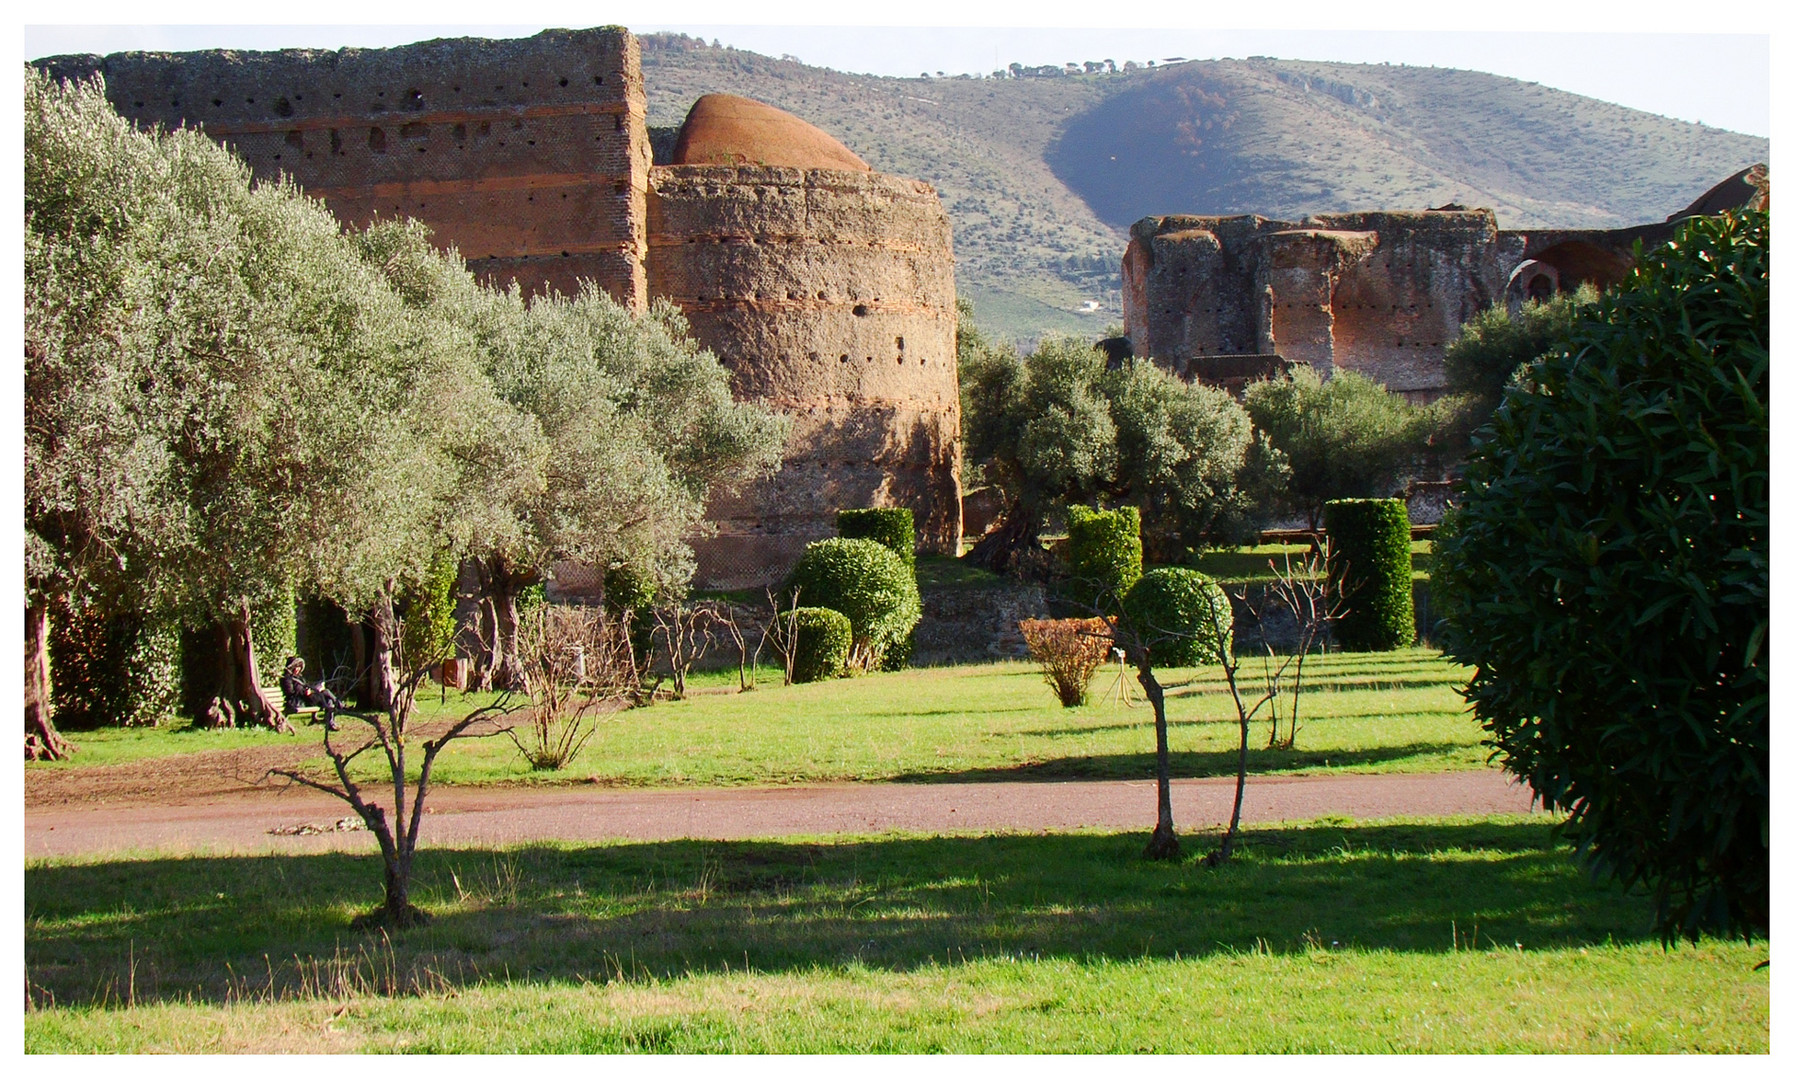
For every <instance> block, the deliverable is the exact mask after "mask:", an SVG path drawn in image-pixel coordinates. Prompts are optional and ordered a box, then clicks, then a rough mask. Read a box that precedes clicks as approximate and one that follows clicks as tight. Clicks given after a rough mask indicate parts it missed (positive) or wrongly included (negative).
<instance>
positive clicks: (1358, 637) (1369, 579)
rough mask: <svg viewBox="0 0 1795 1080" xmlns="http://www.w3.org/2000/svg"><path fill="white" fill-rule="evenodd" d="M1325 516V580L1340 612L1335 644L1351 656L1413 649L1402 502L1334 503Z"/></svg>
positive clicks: (1409, 573) (1406, 519) (1409, 566)
mask: <svg viewBox="0 0 1795 1080" xmlns="http://www.w3.org/2000/svg"><path fill="white" fill-rule="evenodd" d="M1325 513H1326V520H1327V533H1328V542H1329V547H1330V552H1331V554H1330V562H1329V565H1328V580H1329V583H1330V584H1331V585H1332V586H1333V587H1334V588H1335V589H1337V590H1338V593H1337V595H1339V596H1340V597H1341V598H1342V601H1343V606H1344V611H1343V612H1342V614H1341V616H1340V618H1339V620H1338V621H1337V622H1335V624H1334V641H1335V642H1336V643H1337V644H1338V645H1339V646H1340V647H1341V648H1342V649H1346V650H1348V651H1353V652H1381V651H1385V650H1389V649H1401V648H1406V647H1407V646H1410V645H1413V644H1414V643H1415V594H1414V568H1413V565H1412V563H1411V561H1410V556H1409V551H1410V548H1409V508H1408V504H1406V503H1404V502H1403V501H1402V500H1401V499H1335V500H1334V501H1332V502H1330V503H1328V504H1327V507H1326V510H1325Z"/></svg>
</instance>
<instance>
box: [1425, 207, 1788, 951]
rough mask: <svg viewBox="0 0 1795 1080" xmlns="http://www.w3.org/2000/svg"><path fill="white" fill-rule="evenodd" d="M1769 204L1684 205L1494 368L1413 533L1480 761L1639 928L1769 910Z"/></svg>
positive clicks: (1763, 915) (1686, 928)
mask: <svg viewBox="0 0 1795 1080" xmlns="http://www.w3.org/2000/svg"><path fill="white" fill-rule="evenodd" d="M1769 259H1770V226H1769V216H1768V214H1763V213H1757V212H1746V213H1743V214H1741V215H1738V216H1732V215H1726V216H1722V217H1719V218H1696V219H1692V220H1691V221H1689V222H1688V223H1686V224H1685V225H1683V226H1682V227H1681V228H1680V229H1679V230H1678V233H1677V236H1676V239H1675V240H1674V241H1673V242H1672V243H1670V244H1668V245H1666V246H1665V247H1663V248H1660V249H1659V250H1658V251H1656V252H1654V253H1653V254H1651V255H1650V256H1647V257H1646V258H1645V259H1644V260H1643V261H1642V263H1641V265H1640V267H1639V269H1638V270H1637V271H1636V272H1635V274H1634V275H1633V276H1631V277H1629V278H1628V280H1627V281H1626V282H1624V283H1623V284H1622V285H1621V287H1620V289H1619V290H1618V292H1617V293H1615V294H1610V295H1609V296H1608V297H1606V298H1604V300H1603V301H1602V303H1601V306H1600V307H1599V308H1598V310H1597V311H1596V312H1595V313H1594V314H1593V315H1592V316H1591V317H1590V318H1588V319H1587V320H1585V321H1584V322H1582V323H1581V324H1579V325H1578V326H1577V327H1576V328H1574V329H1573V330H1572V331H1571V333H1570V334H1569V336H1568V338H1567V340H1566V344H1565V346H1564V348H1563V349H1562V350H1561V351H1559V352H1556V353H1554V354H1552V355H1549V356H1547V357H1545V358H1544V359H1542V360H1540V361H1539V362H1538V363H1537V364H1536V365H1534V367H1533V368H1532V370H1531V371H1530V372H1529V373H1528V375H1527V378H1526V379H1525V381H1524V383H1523V385H1521V386H1520V387H1518V388H1515V389H1511V390H1510V391H1509V393H1508V394H1507V396H1506V398H1505V399H1504V402H1503V404H1502V406H1501V407H1500V408H1499V409H1497V411H1496V414H1495V416H1494V417H1493V418H1492V420H1491V422H1490V426H1489V427H1487V428H1485V429H1484V431H1483V433H1482V439H1481V441H1480V442H1479V443H1478V444H1477V445H1475V446H1474V447H1473V449H1472V451H1471V454H1470V457H1469V459H1468V461H1467V462H1466V465H1465V473H1464V480H1463V483H1462V486H1461V492H1460V503H1461V505H1460V508H1459V510H1458V512H1457V514H1456V515H1454V521H1453V528H1452V530H1451V531H1450V533H1449V534H1448V536H1447V537H1445V538H1444V539H1443V540H1442V541H1441V542H1440V543H1439V544H1438V545H1437V547H1436V555H1435V566H1436V569H1435V576H1434V581H1435V583H1436V584H1435V591H1436V594H1437V595H1438V597H1439V601H1440V603H1441V605H1442V607H1443V608H1444V609H1445V610H1446V613H1447V614H1446V619H1445V622H1444V624H1443V627H1442V629H1443V632H1444V635H1445V639H1446V648H1447V652H1448V653H1449V654H1450V655H1451V656H1452V657H1454V658H1455V659H1457V660H1459V661H1460V662H1461V663H1465V664H1468V665H1471V666H1472V667H1473V668H1474V669H1475V674H1474V675H1473V676H1472V678H1471V681H1470V685H1469V686H1468V687H1467V688H1466V697H1467V698H1468V699H1469V700H1470V702H1471V705H1472V707H1473V708H1474V709H1475V710H1476V713H1477V716H1478V719H1479V720H1480V721H1481V722H1482V723H1483V726H1484V728H1485V729H1486V730H1488V731H1489V732H1490V735H1491V742H1492V743H1493V744H1494V745H1495V747H1496V748H1497V750H1498V751H1499V753H1500V754H1501V756H1502V758H1503V761H1504V766H1505V767H1506V768H1507V769H1508V770H1509V771H1510V772H1513V773H1515V774H1516V775H1518V776H1522V777H1525V778H1526V779H1527V781H1528V783H1530V784H1531V785H1532V786H1533V789H1534V791H1535V792H1537V793H1538V794H1539V796H1540V798H1541V800H1542V802H1543V803H1544V804H1545V806H1546V807H1548V808H1550V809H1560V810H1564V811H1567V812H1568V813H1569V815H1570V819H1569V822H1568V823H1567V830H1568V832H1569V833H1570V834H1571V836H1572V837H1573V838H1574V839H1575V840H1576V842H1577V843H1578V845H1579V847H1580V848H1581V849H1582V850H1583V851H1584V852H1585V853H1586V854H1587V855H1589V856H1590V857H1591V859H1592V861H1593V864H1594V866H1595V867H1596V868H1597V869H1599V870H1602V871H1607V872H1611V873H1614V874H1616V875H1618V876H1619V877H1620V878H1621V879H1622V880H1624V881H1627V882H1642V883H1644V884H1646V885H1647V886H1648V887H1650V888H1651V889H1652V891H1653V894H1654V896H1655V899H1656V903H1657V914H1658V918H1659V929H1660V932H1662V933H1664V934H1666V935H1667V936H1668V935H1673V934H1676V933H1679V932H1681V933H1686V934H1695V933H1699V932H1703V931H1707V930H1727V929H1733V930H1739V929H1744V930H1767V929H1768V927H1769V917H1770V908H1769V876H1768V871H1769V854H1770V850H1769V828H1770V818H1769V787H1770V761H1769V738H1770V732H1769V690H1770V669H1769V653H1768V642H1769V631H1770V609H1769V583H1770V580H1769V579H1770V561H1769V560H1770V549H1769V528H1770V516H1769V512H1770V482H1769V469H1770V439H1769V424H1770V413H1769V408H1770V397H1769V361H1770V354H1769V341H1770V326H1769V313H1770V303H1769V301H1770V283H1769Z"/></svg>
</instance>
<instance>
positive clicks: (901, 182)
mask: <svg viewBox="0 0 1795 1080" xmlns="http://www.w3.org/2000/svg"><path fill="white" fill-rule="evenodd" d="M648 221H649V225H648V236H649V247H648V250H649V257H648V284H649V292H650V294H651V296H653V297H656V298H659V297H666V298H668V299H670V300H672V301H673V302H674V303H675V304H677V305H678V306H679V307H680V309H681V310H682V311H684V312H685V315H686V317H687V319H688V320H690V322H691V326H692V332H693V336H694V337H695V338H696V339H697V340H698V341H700V342H701V343H703V344H704V345H705V346H706V347H708V348H710V349H711V350H712V351H713V352H715V353H716V354H717V356H718V358H719V359H720V360H722V362H723V363H724V364H725V365H726V366H727V367H728V368H729V369H730V371H731V372H732V374H733V381H734V388H735V392H736V394H737V395H738V396H739V397H742V398H747V399H753V400H758V401H762V402H765V403H767V404H768V405H771V406H773V407H774V408H776V409H778V410H779V411H781V412H783V413H785V414H787V415H789V416H791V417H792V419H793V421H794V428H793V431H792V436H791V440H790V442H789V443H788V444H787V450H786V457H785V465H784V468H783V469H782V470H781V472H780V473H779V474H778V475H777V476H775V477H773V478H772V479H771V480H769V481H767V482H765V483H762V484H758V485H755V486H753V487H751V488H749V489H747V490H745V491H742V492H740V493H738V494H736V495H734V496H731V497H726V498H723V499H720V500H718V501H717V502H715V503H713V505H712V507H711V509H710V514H709V516H710V519H711V521H712V522H713V523H714V524H715V525H716V526H717V528H718V532H719V535H718V536H717V537H716V538H714V539H712V540H709V541H703V542H701V543H700V544H699V545H698V554H699V579H700V580H701V581H702V582H704V583H706V584H709V585H711V586H712V587H729V588H739V587H745V586H751V585H755V584H761V583H764V582H768V581H772V580H776V579H777V578H778V577H779V576H782V575H783V573H784V571H785V569H786V568H787V567H789V566H790V565H791V563H792V562H793V561H794V560H795V559H796V558H797V556H798V555H799V554H800V553H801V552H802V551H803V548H804V545H805V544H807V543H809V542H810V541H812V540H815V539H818V538H820V537H825V536H830V535H833V534H834V515H835V511H836V510H838V509H842V508H851V507H863V506H908V507H910V508H911V509H912V510H913V511H914V512H915V515H916V534H917V542H918V546H919V547H920V548H921V549H922V550H923V551H925V552H931V553H941V554H949V555H953V554H957V553H958V545H959V539H960V489H959V430H960V424H959V384H958V380H957V377H956V371H955V354H954V332H955V311H954V281H953V252H952V237H951V232H950V230H949V226H948V221H947V216H946V214H945V213H944V212H943V210H942V208H941V202H940V199H939V198H938V197H937V196H936V194H935V191H934V189H933V188H931V187H929V186H928V185H927V184H924V183H921V182H919V181H915V180H906V179H902V178H899V177H892V176H884V175H880V174H878V173H872V172H848V171H841V170H833V169H799V168H789V167H778V166H729V165H675V166H665V167H656V168H655V169H654V170H653V172H652V174H651V176H650V188H649V201H648Z"/></svg>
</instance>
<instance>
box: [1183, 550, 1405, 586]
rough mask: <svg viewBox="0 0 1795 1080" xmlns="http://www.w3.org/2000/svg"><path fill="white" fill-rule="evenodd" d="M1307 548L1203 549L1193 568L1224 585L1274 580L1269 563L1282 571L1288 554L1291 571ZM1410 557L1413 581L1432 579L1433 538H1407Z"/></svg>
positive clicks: (1255, 583)
mask: <svg viewBox="0 0 1795 1080" xmlns="http://www.w3.org/2000/svg"><path fill="white" fill-rule="evenodd" d="M1308 551H1309V546H1308V545H1307V544H1255V545H1252V546H1249V547H1237V548H1227V549H1224V550H1218V551H1205V552H1204V553H1203V554H1201V555H1199V556H1198V557H1197V561H1196V563H1195V567H1196V569H1198V570H1201V571H1202V572H1203V573H1205V574H1208V575H1209V576H1210V577H1212V578H1215V579H1216V580H1217V581H1220V582H1222V583H1224V584H1228V585H1246V584H1252V585H1263V584H1266V583H1269V582H1270V581H1271V580H1272V579H1273V576H1274V575H1273V569H1272V565H1271V564H1272V563H1274V562H1275V563H1276V564H1277V569H1279V570H1282V569H1283V568H1284V560H1285V557H1286V556H1288V557H1289V559H1290V567H1291V569H1293V570H1294V569H1296V568H1297V567H1299V566H1300V565H1301V563H1302V559H1303V556H1304V555H1306V554H1307V553H1308ZM1409 558H1410V560H1411V561H1412V562H1413V564H1414V572H1415V580H1416V581H1431V580H1432V579H1433V558H1434V542H1433V541H1432V540H1412V541H1410V542H1409Z"/></svg>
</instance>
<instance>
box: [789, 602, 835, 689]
mask: <svg viewBox="0 0 1795 1080" xmlns="http://www.w3.org/2000/svg"><path fill="white" fill-rule="evenodd" d="M779 617H780V618H781V619H785V618H790V619H791V620H793V622H794V623H795V627H794V629H796V630H797V644H796V646H795V647H794V649H793V650H792V682H795V683H807V682H817V681H818V680H821V679H839V678H841V677H842V676H843V675H846V674H847V673H848V653H849V651H850V650H851V649H852V648H853V645H854V624H853V623H851V622H849V621H848V617H847V616H846V615H843V614H842V613H841V612H839V611H832V610H830V609H829V608H824V607H801V608H797V609H795V610H793V611H791V612H790V613H789V614H788V613H784V612H782V613H781V614H780V616H779Z"/></svg>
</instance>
